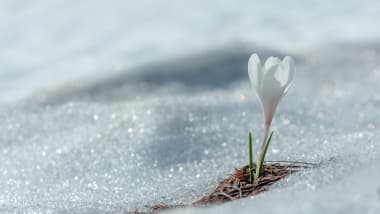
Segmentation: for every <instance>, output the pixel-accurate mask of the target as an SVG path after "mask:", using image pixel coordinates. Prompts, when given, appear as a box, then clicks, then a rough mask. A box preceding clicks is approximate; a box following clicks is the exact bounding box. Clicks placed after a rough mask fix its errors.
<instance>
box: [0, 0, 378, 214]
mask: <svg viewBox="0 0 380 214" xmlns="http://www.w3.org/2000/svg"><path fill="white" fill-rule="evenodd" d="M4 2H5V3H4ZM12 2H16V1H9V2H7V1H2V2H1V4H5V5H6V6H7V7H0V8H1V9H0V10H3V11H2V12H1V13H0V14H2V16H5V17H6V18H7V20H10V21H9V23H12V24H13V26H15V28H16V29H19V31H20V32H23V30H26V31H27V32H28V35H31V36H30V37H20V36H19V37H17V35H19V34H20V32H17V30H13V31H8V34H1V37H0V39H1V40H0V41H1V42H0V45H1V48H2V50H4V51H2V53H1V54H2V55H0V56H1V57H0V61H1V62H2V63H1V65H0V68H1V69H0V83H1V85H0V89H1V90H2V92H1V100H0V102H2V103H4V104H2V105H1V106H0V110H1V111H0V211H1V212H26V213H29V212H38V211H41V212H48V211H50V212H54V213H56V212H58V213H71V212H77V213H104V212H128V211H133V210H135V209H139V210H144V209H145V207H144V206H145V205H152V204H157V203H168V204H177V203H188V202H191V201H194V200H196V199H198V198H199V197H201V196H202V195H204V194H206V193H208V192H209V191H210V190H212V189H213V188H214V187H215V186H216V185H217V183H218V181H220V180H221V179H223V178H224V177H225V176H226V175H228V174H229V173H231V172H232V171H233V169H234V167H238V166H242V165H244V164H246V162H247V154H246V153H247V149H246V148H247V142H246V138H247V133H248V130H252V131H253V132H254V134H255V137H256V140H257V142H258V141H259V139H261V137H262V136H261V132H262V115H261V110H260V107H259V105H258V101H257V100H256V98H255V95H254V92H253V91H252V90H251V89H250V87H249V85H248V75H247V71H246V67H247V66H246V63H247V60H248V57H249V54H250V53H252V52H258V53H259V54H260V55H262V56H264V57H266V56H268V55H284V54H292V55H294V56H295V58H296V61H297V62H298V64H297V68H298V72H297V76H296V80H295V84H294V87H292V88H291V90H290V93H289V94H288V96H287V97H286V98H285V99H284V101H283V102H282V103H281V104H280V108H279V111H278V112H277V115H276V117H275V121H274V126H273V129H274V130H275V136H274V140H273V144H272V145H271V147H270V151H269V153H268V159H270V160H299V161H307V162H314V163H319V164H320V165H319V167H317V168H315V169H310V170H307V171H304V172H301V173H298V174H295V175H293V176H291V177H289V178H288V179H287V180H284V181H281V182H279V183H278V184H276V185H275V186H273V187H272V188H271V190H270V191H268V192H266V193H264V194H262V195H260V196H258V197H255V198H252V199H245V200H240V201H235V202H232V203H228V204H224V205H222V206H216V207H209V208H203V209H189V210H186V212H187V213H231V212H232V211H236V210H239V213H251V212H258V213H289V214H290V213H324V212H327V213H379V212H380V169H379V164H380V158H379V157H380V143H379V141H380V132H379V126H380V95H379V94H378V91H380V85H379V80H380V43H379V41H376V40H374V39H373V38H376V36H378V35H380V32H379V31H378V30H377V28H375V27H374V26H375V21H373V20H376V19H373V20H372V18H373V17H375V16H374V15H375V14H377V13H376V12H378V11H376V8H377V7H376V5H374V4H371V6H367V7H365V8H361V9H359V10H356V8H357V7H358V4H357V3H356V2H353V1H350V2H348V3H347V4H345V6H344V7H343V8H344V10H343V9H342V11H347V10H350V9H351V10H352V13H354V14H351V16H348V15H347V17H346V16H345V15H344V14H343V15H342V14H341V15H342V16H343V18H342V19H340V18H341V17H340V15H339V16H338V15H336V14H339V13H338V12H339V10H338V9H329V8H327V6H320V8H319V9H318V7H317V9H316V11H317V12H316V14H314V15H321V14H324V15H325V16H328V17H327V18H326V20H329V21H330V22H327V21H325V22H322V23H324V24H326V26H322V27H321V26H319V27H318V26H315V25H313V27H309V28H307V27H308V23H313V22H312V21H313V20H314V19H315V18H313V16H312V15H310V16H307V15H306V18H305V19H303V20H298V19H297V20H294V19H296V18H297V17H298V16H295V17H293V18H292V16H290V15H289V14H291V13H290V12H289V14H288V13H287V12H286V10H285V11H282V12H279V13H283V14H284V17H286V18H284V19H283V23H282V24H283V25H284V26H287V25H288V23H293V22H295V23H297V25H295V27H293V28H292V30H289V31H287V30H286V31H285V30H284V29H277V31H278V32H282V31H284V32H293V35H292V36H294V35H298V34H297V32H298V31H301V29H304V28H306V29H308V30H307V32H309V33H310V34H309V35H307V36H305V38H308V39H302V38H303V37H302V36H300V35H298V37H296V36H295V37H294V38H295V39H294V40H295V41H293V38H282V40H281V39H279V40H277V39H276V38H273V37H272V38H271V37H268V35H272V34H271V32H265V31H264V32H262V31H260V33H258V34H255V36H254V37H252V38H251V37H250V36H249V35H251V34H252V29H253V30H258V29H261V28H262V27H263V24H262V22H263V23H267V22H273V23H276V24H278V21H280V20H277V19H278V18H277V19H273V17H277V16H274V15H272V16H271V15H270V14H271V13H269V12H268V11H269V9H270V5H264V6H263V5H261V6H260V7H261V8H259V9H255V10H257V11H256V12H258V11H263V10H264V9H265V8H267V10H266V11H265V10H264V12H262V14H260V13H259V12H258V13H259V15H258V16H259V17H261V18H260V19H254V20H256V21H250V20H251V19H248V18H247V17H250V16H248V15H249V14H250V10H249V7H244V8H243V9H242V10H246V11H240V10H239V9H238V7H237V8H234V7H231V5H225V6H224V7H222V6H220V7H221V8H214V9H213V10H211V11H210V10H207V11H206V10H205V11H203V10H199V9H200V8H201V6H200V5H199V6H197V5H191V6H192V7H194V11H198V12H197V13H199V14H197V15H198V16H186V15H182V13H180V14H178V13H179V12H177V13H175V14H170V15H169V16H168V17H179V20H177V21H178V23H177V24H174V26H163V25H165V23H167V22H166V20H165V16H161V15H160V14H154V15H155V16H157V17H160V18H159V19H157V20H156V19H155V20H156V21H155V22H154V23H151V22H147V24H146V25H147V29H146V31H144V30H141V28H138V27H137V26H135V30H129V29H130V28H125V29H124V28H122V27H121V25H122V23H124V20H126V21H125V22H126V23H127V24H128V26H130V25H129V24H133V23H135V22H134V21H131V20H129V19H128V18H127V17H128V16H130V17H136V16H139V14H138V11H139V10H138V9H139V7H141V8H144V7H145V6H144V4H143V3H141V5H138V6H136V7H137V8H132V9H131V8H129V7H127V6H125V8H123V7H120V8H119V10H120V11H119V10H118V11H116V12H114V11H112V10H110V11H108V12H104V11H103V12H104V13H102V12H101V11H98V12H96V11H97V10H90V11H91V12H88V14H89V17H87V16H86V14H87V13H85V14H84V15H83V13H82V12H83V11H84V9H83V8H80V7H76V6H75V7H74V6H72V8H71V7H70V4H68V5H69V6H67V5H66V7H64V6H65V5H59V4H57V5H56V3H51V4H52V5H50V4H47V3H48V2H51V1H39V2H38V1H37V2H34V3H29V4H24V5H26V6H25V8H26V9H25V8H24V9H23V8H22V7H21V9H20V8H18V7H16V6H17V5H16V4H15V5H16V6H12ZM300 2H301V1H294V2H293V3H292V4H294V5H298V7H296V9H294V10H292V14H293V13H294V12H297V11H298V12H299V13H301V12H302V11H304V10H303V9H304V8H305V7H306V8H307V5H303V4H301V3H300ZM302 2H303V1H302ZM345 2H346V1H345ZM315 4H316V3H315ZM84 5H86V4H84ZM61 6H62V8H63V9H62V14H61V13H55V12H54V10H51V8H60V7H61ZM155 6H157V5H155ZM177 6H178V5H177ZM177 6H176V5H174V6H173V7H174V8H176V7H177ZM288 6H289V5H288ZM291 6H292V5H290V6H289V7H291ZM314 6H315V5H314ZM91 7H93V9H94V8H95V9H96V8H97V9H98V10H103V9H104V8H106V7H104V5H99V4H97V3H94V4H91ZM161 7H162V8H166V7H164V6H162V5H161ZM189 7H190V6H189ZM252 7H253V6H252ZM15 8H16V9H15ZM65 8H66V9H65ZM78 8H79V9H78ZM111 8H112V7H111ZM126 8H129V10H127V9H126ZM141 8H140V11H141ZM152 8H154V7H153V6H152ZM159 8H160V7H159ZM339 8H341V7H339ZM29 9H30V10H29ZM124 9H125V10H127V11H136V12H135V14H132V15H131V14H130V13H125V12H124ZM12 10H16V11H19V13H16V14H18V15H16V16H14V17H13V14H14V13H13V12H14V11H13V12H12ZM65 10H69V11H70V12H72V11H74V13H73V16H72V17H71V18H70V19H64V18H62V17H64V15H65V14H66V13H67V12H68V11H65ZM158 10H159V9H158ZM277 10H279V9H277ZM20 11H21V12H20ZM75 11H76V13H75ZM86 11H87V10H86ZM94 11H95V12H94ZM173 11H176V10H173ZM199 11H203V12H199ZM318 11H319V12H318ZM3 12H4V13H3ZM41 12H45V13H47V14H48V15H50V16H52V19H49V20H55V21H57V20H62V22H63V24H62V23H61V26H65V23H66V22H67V23H66V24H67V28H61V27H60V28H57V29H56V30H57V32H56V34H54V35H56V36H57V38H61V39H63V41H66V42H67V43H66V44H64V43H62V44H61V42H57V41H56V37H55V36H51V35H49V34H45V33H51V32H55V31H52V29H55V28H54V26H56V25H54V22H51V23H50V21H49V20H48V19H46V20H45V18H44V16H43V15H41V14H43V13H41ZM206 12H207V13H206ZM277 12H278V11H277ZM322 12H323V13H322ZM173 13H174V12H173ZM208 13H210V14H211V15H210V17H211V18H210V23H209V24H207V22H202V24H201V25H200V26H198V25H191V23H199V21H198V20H197V17H198V18H199V19H200V20H206V16H205V14H208ZM341 13H343V12H341ZM4 14H5V15H4ZM94 14H97V15H100V17H103V16H104V17H108V16H107V14H108V15H110V14H116V15H115V17H113V16H111V20H105V22H107V23H114V25H111V26H110V27H109V29H108V30H107V29H103V28H101V30H99V29H98V28H97V26H101V27H105V26H108V25H107V24H105V23H99V21H100V20H103V19H102V18H94V19H95V20H96V23H94V24H93V26H92V25H91V24H90V23H92V22H91V21H88V20H86V18H88V19H89V18H90V15H94ZM165 14H166V13H165ZM202 14H203V16H202ZM221 14H222V15H221ZM237 14H240V15H237ZM242 14H243V15H242ZM265 14H269V15H265ZM296 14H297V13H296ZM379 14H380V13H379ZM124 15H125V17H124ZM228 15H229V16H231V17H237V18H236V20H235V19H233V18H228V20H233V21H234V23H240V24H239V25H236V29H234V32H235V33H236V32H238V33H237V35H238V36H236V35H232V34H233V33H228V32H224V31H223V30H221V29H219V28H218V29H217V30H215V27H216V26H221V25H222V24H221V23H219V24H215V23H218V22H217V21H218V20H220V19H221V20H222V21H223V20H225V19H223V17H225V16H227V17H229V16H228ZM61 16H62V17H61ZM152 16H153V15H152ZM91 17H93V16H91ZM112 17H113V18H112ZM168 17H166V18H168ZM188 17H190V18H188ZM218 17H219V18H218ZM263 17H264V18H263ZM317 17H320V16H317ZM323 17H324V16H323ZM337 17H340V18H339V19H338V18H337ZM352 17H354V18H352ZM29 18H30V21H31V22H35V23H39V21H41V20H42V21H46V23H45V24H47V25H46V26H45V25H43V26H44V27H41V29H36V28H28V27H27V26H28V25H27V24H25V19H29ZM33 18H34V19H33ZM82 18H83V19H84V21H83V23H82V24H83V26H87V27H88V28H83V26H82V25H81V22H78V26H77V28H76V31H75V28H71V27H70V26H71V25H70V24H73V23H77V19H78V20H82ZM118 18H119V19H120V20H119V19H118ZM147 19H148V18H147ZM207 20H208V19H207ZM340 20H342V21H340ZM103 21H104V20H103ZM222 21H221V22H222ZM314 21H315V23H319V21H318V20H314ZM339 21H340V22H339ZM0 22H1V25H0V27H2V28H4V29H8V28H7V26H6V25H4V22H5V21H4V19H1V21H0ZM303 22H305V23H303ZM353 22H355V23H359V24H361V26H362V28H363V30H362V31H360V32H356V30H355V31H354V30H353V29H351V28H350V27H349V26H350V25H348V24H349V23H350V24H352V23H353ZM184 23H187V25H186V26H190V28H191V26H193V27H192V28H191V29H188V31H185V33H184V31H182V30H183V29H182V28H179V26H182V25H181V24H184ZM223 23H224V21H223ZM234 23H231V24H230V25H231V26H235V24H234ZM241 23H242V24H241ZM260 23H261V24H260ZM280 23H281V22H280ZM127 24H126V25H127ZM345 24H347V25H345ZM280 25H281V24H280ZM37 26H38V25H37ZM149 26H159V27H160V28H161V27H163V30H162V32H161V31H160V32H161V34H155V37H154V38H153V36H151V37H152V38H150V36H148V35H147V34H146V32H155V33H157V32H156V31H155V30H152V29H151V31H149V30H148V29H150V28H149ZM231 26H230V29H231ZM248 26H254V27H253V28H252V29H251V31H249V32H250V33H249V32H247V33H244V32H243V30H244V29H247V28H248ZM297 26H298V27H297ZM339 26H343V27H341V29H339ZM302 27H304V28H302ZM131 28H132V27H131ZM73 29H74V30H73ZM313 29H314V30H313ZM335 29H337V30H338V31H339V33H333V30H335ZM44 30H46V31H44ZM61 30H62V32H61ZM170 30H172V31H170ZM214 30H215V31H214ZM82 31H83V32H82ZM168 31H169V32H172V33H174V35H171V34H170V35H169V34H167V32H168ZM2 32H3V31H2ZM97 32H106V35H104V37H103V36H102V35H101V34H96V33H97ZM131 32H136V34H132V33H131ZM181 32H182V34H181ZM186 32H194V33H193V34H191V35H187V33H186ZM302 32H303V31H302ZM326 32H330V33H331V37H329V39H327V38H326V37H327V35H326V34H325V33H326ZM342 32H344V35H345V36H342V35H341V33H342ZM13 34H14V35H16V37H15V39H14V40H12V38H14V37H13V36H14V35H13ZM114 34H115V35H119V36H120V35H121V36H120V38H119V39H118V38H113V37H112V36H111V35H114ZM180 34H181V35H180ZM219 34H220V35H222V36H221V37H220V38H218V39H216V40H215V39H214V38H213V37H214V36H215V37H216V36H217V35H219ZM290 34H291V33H290ZM290 34H287V35H290ZM4 35H8V37H7V36H4ZM90 35H95V36H94V37H92V36H90ZM131 35H134V36H132V37H133V38H135V40H133V41H135V42H132V41H131V40H130V38H131V37H130V36H131ZM142 35H145V36H146V37H143V36H142ZM157 35H162V38H157ZM44 36H46V37H44ZM81 36H82V37H81ZM109 36H111V37H109ZM166 36H168V38H166ZM324 36H326V37H324ZM74 37H75V38H76V39H73V38H74ZM46 38H50V39H51V40H49V39H46ZM78 38H82V39H83V40H85V41H86V42H88V43H86V42H83V41H82V40H81V39H78ZM86 38H92V40H91V39H90V40H88V41H87V40H86ZM190 38H192V39H194V41H190V40H188V39H190ZM249 38H250V39H249ZM331 38H332V39H331ZM330 39H331V40H330ZM345 39H347V40H349V41H347V40H345ZM109 40H112V42H110V43H105V44H103V43H102V42H101V41H109ZM20 41H23V42H24V43H22V42H21V43H20ZM58 41H60V40H58ZM115 41H116V42H115ZM148 41H150V42H151V43H150V46H149V43H148ZM188 41H189V42H188ZM242 41H243V42H242ZM272 41H274V42H273V43H272ZM316 41H322V42H321V45H317V43H316ZM75 42H78V43H75ZM297 42H299V45H298V43H297ZM45 43H46V44H45ZM206 43H207V45H204V44H206ZM41 44H45V45H41ZM86 44H88V45H86ZM95 44H96V45H98V46H96V45H95ZM99 44H101V45H99ZM130 44H135V46H134V47H131V46H130ZM143 44H144V45H148V47H146V49H144V46H143ZM165 44H168V46H167V47H166V45H165ZM178 44H184V45H183V46H179V45H178ZM257 44H260V45H257ZM295 44H297V48H295V47H293V46H294V45H295ZM33 45H36V47H34V46H33ZM39 45H41V47H40V46H39ZM94 45H95V46H94ZM91 47H92V48H91ZM165 47H166V49H165ZM185 47H189V50H188V49H186V51H183V50H182V49H181V48H185ZM12 48H13V49H12ZM40 48H41V49H40ZM87 48H89V49H87ZM123 48H124V49H123ZM35 50H39V51H40V52H38V53H39V54H34V55H32V56H29V55H28V54H30V53H31V52H34V51H35ZM59 50H62V52H60V51H59ZM95 50H97V51H95ZM144 50H149V51H144ZM152 50H155V51H153V52H152ZM138 51H141V52H149V54H147V53H141V52H140V53H139V52H138ZM44 53H47V55H44ZM50 56H51V57H52V58H51V57H50ZM132 56H135V57H136V58H131V57H132ZM126 59H127V60H126ZM124 61H125V62H124ZM148 62H150V63H148ZM87 63H88V64H87ZM115 64H116V65H120V68H118V69H116V70H117V71H115V70H113V71H111V69H108V68H111V67H112V66H114V65H115ZM73 68H75V69H73ZM94 69H95V70H94ZM66 72H67V73H66ZM94 76H96V77H94ZM89 79H91V80H89ZM72 80H75V81H72ZM36 85H38V87H36ZM39 89H44V91H43V92H42V93H41V92H40V91H39ZM25 97H27V98H25ZM5 103H7V104H5ZM172 212H174V213H184V212H185V211H184V210H174V211H172Z"/></svg>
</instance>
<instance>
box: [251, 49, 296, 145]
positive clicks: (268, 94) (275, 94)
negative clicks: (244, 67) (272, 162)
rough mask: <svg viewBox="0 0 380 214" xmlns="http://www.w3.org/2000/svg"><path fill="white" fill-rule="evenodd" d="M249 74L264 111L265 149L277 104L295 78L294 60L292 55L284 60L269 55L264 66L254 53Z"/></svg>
mask: <svg viewBox="0 0 380 214" xmlns="http://www.w3.org/2000/svg"><path fill="white" fill-rule="evenodd" d="M248 74H249V79H250V80H251V84H252V86H253V87H254V88H255V90H256V92H257V96H258V97H259V99H260V102H261V106H262V109H263V112H264V119H265V131H264V141H263V144H262V149H263V148H264V146H265V142H266V140H267V138H268V133H269V128H270V125H271V123H272V119H273V116H274V114H275V112H276V108H277V105H278V103H279V102H280V100H281V98H282V97H283V96H284V95H285V94H286V93H287V91H288V89H289V87H290V86H291V84H292V82H293V80H294V75H295V67H294V61H293V59H292V57H290V56H286V57H285V58H284V59H283V60H282V61H281V60H280V59H279V58H277V57H269V58H268V59H267V61H266V62H265V64H264V66H262V65H261V61H260V58H259V56H258V55H257V54H252V56H251V57H250V59H249V62H248Z"/></svg>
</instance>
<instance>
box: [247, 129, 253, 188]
mask: <svg viewBox="0 0 380 214" xmlns="http://www.w3.org/2000/svg"><path fill="white" fill-rule="evenodd" d="M248 142H249V181H250V182H251V183H252V182H253V179H254V173H253V146H252V134H251V132H249V136H248Z"/></svg>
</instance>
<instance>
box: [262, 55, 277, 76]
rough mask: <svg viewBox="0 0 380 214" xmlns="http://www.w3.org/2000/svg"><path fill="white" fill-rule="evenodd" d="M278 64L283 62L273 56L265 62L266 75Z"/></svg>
mask: <svg viewBox="0 0 380 214" xmlns="http://www.w3.org/2000/svg"><path fill="white" fill-rule="evenodd" d="M278 64H281V60H280V59H279V58H278V57H273V56H271V57H269V58H268V59H267V61H265V64H264V73H266V72H267V71H269V69H271V67H273V66H275V65H278Z"/></svg>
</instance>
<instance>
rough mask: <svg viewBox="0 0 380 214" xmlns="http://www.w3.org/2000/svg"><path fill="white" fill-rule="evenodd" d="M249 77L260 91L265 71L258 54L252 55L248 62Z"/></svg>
mask: <svg viewBox="0 0 380 214" xmlns="http://www.w3.org/2000/svg"><path fill="white" fill-rule="evenodd" d="M248 75H249V79H250V81H251V85H252V86H253V87H254V88H255V89H256V91H259V90H260V88H261V86H260V85H261V80H262V78H263V69H262V66H261V60H260V57H259V56H258V55H257V54H252V55H251V57H250V58H249V61H248Z"/></svg>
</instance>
